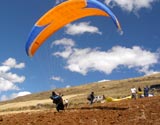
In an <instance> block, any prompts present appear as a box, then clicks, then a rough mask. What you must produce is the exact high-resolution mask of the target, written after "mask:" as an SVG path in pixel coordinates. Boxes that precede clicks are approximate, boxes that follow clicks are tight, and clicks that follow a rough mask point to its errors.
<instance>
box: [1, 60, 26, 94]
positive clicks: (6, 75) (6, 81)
mask: <svg viewBox="0 0 160 125" xmlns="http://www.w3.org/2000/svg"><path fill="white" fill-rule="evenodd" d="M24 67H25V64H24V63H17V62H16V60H15V59H14V58H8V59H7V60H6V61H4V62H3V63H2V65H0V91H9V90H19V87H18V86H17V85H16V83H22V82H24V80H25V76H19V75H17V74H15V73H12V72H11V69H12V68H16V69H17V68H18V69H21V68H24Z"/></svg>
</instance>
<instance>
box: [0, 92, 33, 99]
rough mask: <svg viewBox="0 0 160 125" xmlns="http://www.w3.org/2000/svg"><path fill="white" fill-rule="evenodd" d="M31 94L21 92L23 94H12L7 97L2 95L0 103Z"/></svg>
mask: <svg viewBox="0 0 160 125" xmlns="http://www.w3.org/2000/svg"><path fill="white" fill-rule="evenodd" d="M29 94H31V92H28V91H23V92H18V93H12V94H11V95H9V96H7V95H2V96H1V97H0V100H1V101H6V100H10V99H14V98H17V97H20V96H25V95H29Z"/></svg>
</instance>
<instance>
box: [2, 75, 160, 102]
mask: <svg viewBox="0 0 160 125" xmlns="http://www.w3.org/2000/svg"><path fill="white" fill-rule="evenodd" d="M154 84H160V73H157V74H154V75H150V76H144V77H138V78H129V79H124V80H112V81H102V82H95V83H89V84H85V85H80V86H74V87H70V88H60V89H55V90H54V91H57V92H59V93H62V94H63V95H64V98H67V97H68V98H70V101H72V102H73V103H85V102H86V97H87V95H88V94H89V93H90V92H91V91H94V92H95V94H96V95H105V96H111V97H114V98H119V97H124V96H128V95H130V88H131V87H132V86H133V85H134V86H135V87H137V88H138V87H139V86H140V87H142V88H143V87H144V86H146V85H149V86H150V85H154ZM52 91H53V90H49V91H45V92H40V93H34V94H30V95H26V96H23V97H18V98H15V99H13V100H9V101H4V102H0V105H4V104H9V103H17V102H25V101H33V100H47V99H49V96H50V95H51V92H52Z"/></svg>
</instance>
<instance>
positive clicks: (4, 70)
mask: <svg viewBox="0 0 160 125" xmlns="http://www.w3.org/2000/svg"><path fill="white" fill-rule="evenodd" d="M10 69H11V68H10V67H8V66H0V73H4V72H7V71H9V70H10Z"/></svg>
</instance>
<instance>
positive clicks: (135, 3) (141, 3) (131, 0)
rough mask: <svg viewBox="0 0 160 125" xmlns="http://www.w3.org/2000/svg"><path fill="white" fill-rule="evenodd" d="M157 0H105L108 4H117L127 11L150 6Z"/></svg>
mask: <svg viewBox="0 0 160 125" xmlns="http://www.w3.org/2000/svg"><path fill="white" fill-rule="evenodd" d="M157 1H159V0H105V3H106V4H107V5H109V6H112V7H113V6H119V7H121V8H122V9H123V10H126V11H128V12H137V11H138V10H140V9H142V8H151V7H152V4H153V3H155V2H157Z"/></svg>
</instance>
